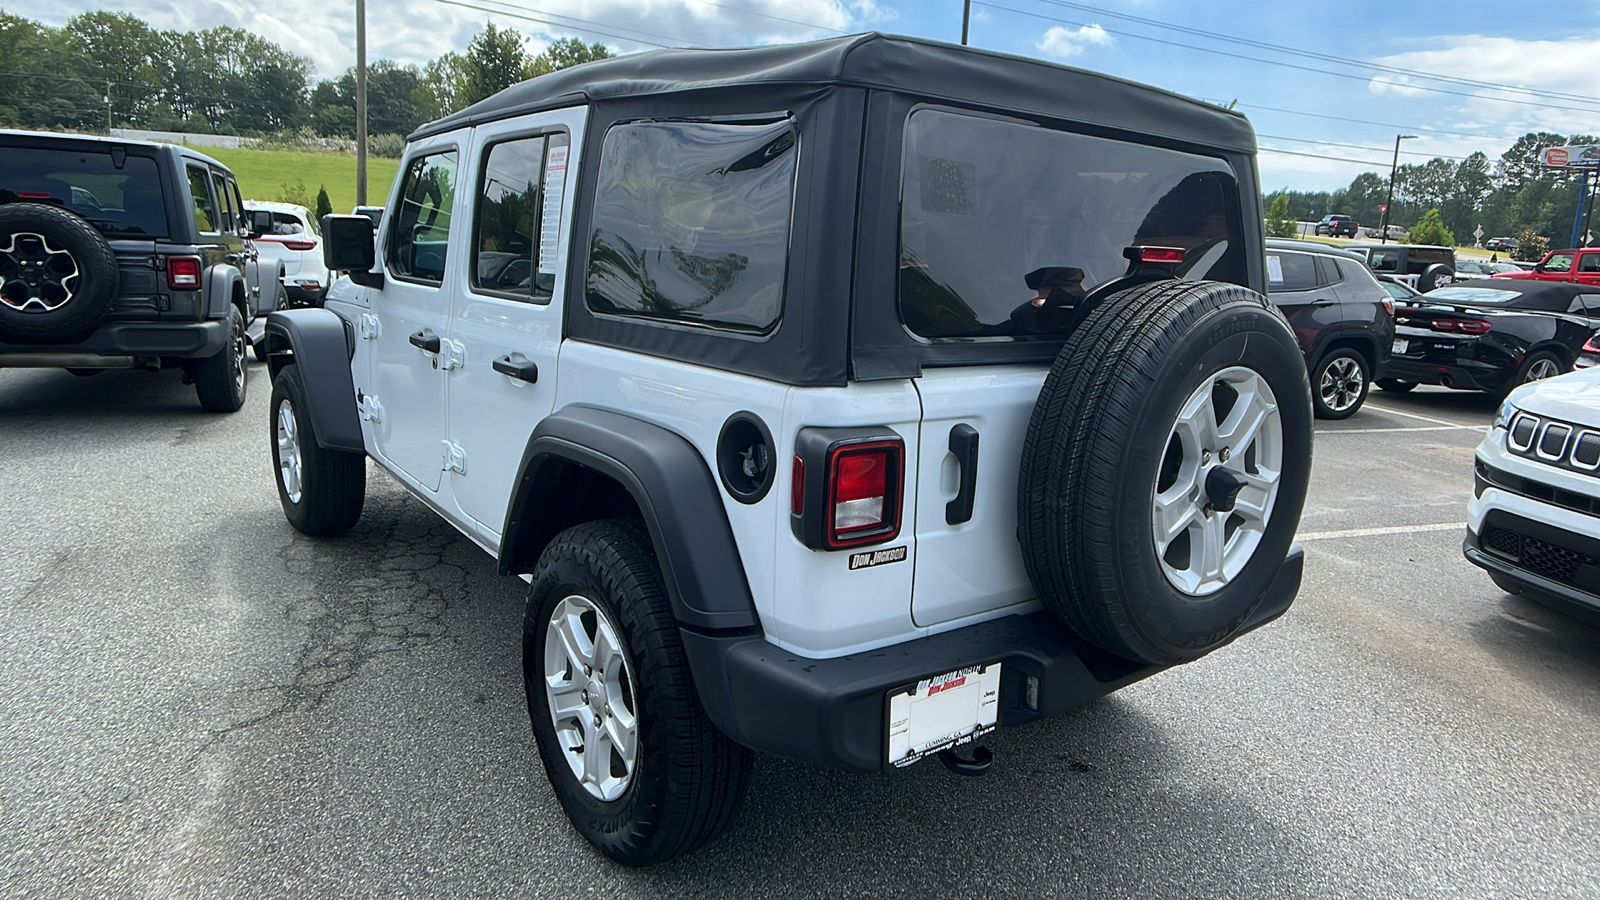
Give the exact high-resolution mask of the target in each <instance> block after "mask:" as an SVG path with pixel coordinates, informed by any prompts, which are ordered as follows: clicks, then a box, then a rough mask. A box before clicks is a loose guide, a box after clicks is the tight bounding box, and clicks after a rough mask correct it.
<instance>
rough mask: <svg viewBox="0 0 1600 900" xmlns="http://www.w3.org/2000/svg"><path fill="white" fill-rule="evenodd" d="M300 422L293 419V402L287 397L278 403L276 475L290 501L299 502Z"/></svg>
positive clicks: (300, 488)
mask: <svg viewBox="0 0 1600 900" xmlns="http://www.w3.org/2000/svg"><path fill="white" fill-rule="evenodd" d="M301 465H302V463H301V458H300V424H299V423H298V422H296V421H295V417H294V404H292V403H290V402H289V401H288V400H287V399H286V400H284V401H283V402H281V403H279V404H278V477H279V478H280V479H282V480H283V493H284V494H285V495H286V496H287V497H288V498H289V502H290V503H299V502H300V497H301V496H302V495H301V491H302V485H303V482H302V480H301Z"/></svg>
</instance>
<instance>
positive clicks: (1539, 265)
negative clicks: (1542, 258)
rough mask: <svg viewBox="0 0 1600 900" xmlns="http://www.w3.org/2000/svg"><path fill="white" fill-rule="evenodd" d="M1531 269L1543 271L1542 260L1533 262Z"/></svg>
mask: <svg viewBox="0 0 1600 900" xmlns="http://www.w3.org/2000/svg"><path fill="white" fill-rule="evenodd" d="M1533 270H1534V271H1535V272H1543V271H1544V263H1542V262H1536V263H1534V264H1533Z"/></svg>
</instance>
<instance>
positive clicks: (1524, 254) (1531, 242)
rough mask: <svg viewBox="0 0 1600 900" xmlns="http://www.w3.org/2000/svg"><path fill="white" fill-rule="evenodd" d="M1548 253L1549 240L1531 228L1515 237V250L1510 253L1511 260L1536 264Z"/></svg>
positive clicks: (1523, 230) (1525, 229)
mask: <svg viewBox="0 0 1600 900" xmlns="http://www.w3.org/2000/svg"><path fill="white" fill-rule="evenodd" d="M1549 252H1550V240H1549V239H1548V238H1546V237H1545V236H1544V235H1542V234H1539V233H1538V232H1536V231H1534V230H1533V229H1532V228H1524V229H1522V233H1521V234H1519V235H1517V249H1515V250H1513V251H1511V258H1512V259H1515V260H1519V261H1521V262H1538V261H1539V260H1541V259H1544V255H1545V254H1546V253H1549Z"/></svg>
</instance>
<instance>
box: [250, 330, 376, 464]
mask: <svg viewBox="0 0 1600 900" xmlns="http://www.w3.org/2000/svg"><path fill="white" fill-rule="evenodd" d="M264 340H266V342H267V353H268V354H270V357H269V358H270V359H271V360H272V361H273V362H272V375H273V377H274V378H276V377H277V374H278V372H279V371H281V370H282V369H283V367H284V366H285V365H287V364H288V362H290V360H287V359H285V358H284V356H283V354H284V353H285V352H288V353H291V354H293V360H292V361H293V362H294V363H295V364H296V365H298V366H299V367H300V374H301V377H302V379H303V380H304V382H305V386H306V402H307V403H309V404H310V406H311V410H310V413H311V425H312V427H313V428H315V429H316V432H317V444H318V445H319V446H321V447H322V448H323V449H325V450H345V451H349V452H352V453H365V452H366V451H367V446H366V443H365V442H364V441H363V440H362V438H361V419H360V417H359V416H358V415H357V414H356V388H355V381H354V380H353V379H352V378H351V375H350V358H351V357H352V356H353V355H354V354H353V351H352V349H351V337H350V333H349V331H348V330H347V329H346V328H345V322H344V320H343V319H341V318H339V316H338V315H337V314H335V313H333V312H330V311H329V310H326V309H317V308H308V309H286V310H278V311H276V312H273V313H271V314H270V315H268V316H267V326H266V334H265V337H264Z"/></svg>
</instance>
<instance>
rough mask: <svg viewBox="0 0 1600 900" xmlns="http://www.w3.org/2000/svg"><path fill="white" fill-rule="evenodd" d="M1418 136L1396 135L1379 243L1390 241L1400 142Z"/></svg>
mask: <svg viewBox="0 0 1600 900" xmlns="http://www.w3.org/2000/svg"><path fill="white" fill-rule="evenodd" d="M1414 137H1416V135H1414V134H1397V135H1395V136H1394V160H1393V161H1391V162H1390V163H1389V199H1388V200H1386V201H1384V204H1383V225H1382V226H1381V227H1380V228H1379V229H1378V231H1379V232H1380V235H1381V236H1380V239H1379V243H1382V244H1387V243H1389V210H1390V209H1392V208H1393V207H1394V171H1395V169H1397V168H1399V167H1400V142H1401V141H1409V140H1411V139H1412V138H1414Z"/></svg>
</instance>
